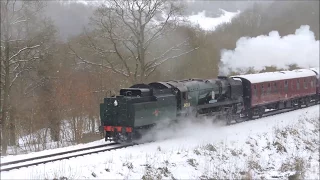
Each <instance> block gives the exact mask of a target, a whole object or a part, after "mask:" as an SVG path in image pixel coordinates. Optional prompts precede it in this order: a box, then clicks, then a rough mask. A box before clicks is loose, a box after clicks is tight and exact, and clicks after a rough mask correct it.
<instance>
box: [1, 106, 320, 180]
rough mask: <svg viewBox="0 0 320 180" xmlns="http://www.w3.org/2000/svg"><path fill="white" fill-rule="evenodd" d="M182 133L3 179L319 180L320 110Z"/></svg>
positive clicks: (188, 125)
mask: <svg viewBox="0 0 320 180" xmlns="http://www.w3.org/2000/svg"><path fill="white" fill-rule="evenodd" d="M176 130H178V131H176V133H173V132H174V130H167V131H163V132H162V133H164V134H167V136H166V137H163V136H160V135H159V136H158V137H159V141H157V142H155V143H149V144H144V145H139V146H134V147H130V148H125V149H120V150H117V151H110V152H104V153H99V154H94V155H90V156H84V157H79V158H74V159H70V160H64V161H59V162H53V163H48V164H45V165H40V166H36V167H30V168H24V169H20V170H15V171H10V172H2V173H1V177H2V178H4V179H25V178H33V179H43V178H47V179H53V178H60V177H65V178H68V179H141V178H142V179H159V178H163V179H173V178H176V179H199V178H203V179H206V178H216V179H227V178H228V179H240V178H250V177H252V178H253V179H260V178H262V177H264V178H265V179H272V178H276V179H279V178H280V179H286V178H287V177H289V176H299V177H298V178H299V179H317V178H318V179H319V105H317V106H313V107H309V108H305V109H301V110H296V111H293V112H289V113H284V114H280V115H275V116H271V117H266V118H262V119H259V120H255V121H248V122H244V123H240V124H236V125H232V126H228V127H216V126H212V125H210V124H205V125H199V124H198V125H195V124H192V123H185V125H183V126H181V127H180V128H179V129H176ZM170 131H172V132H171V133H170ZM167 137H171V139H170V140H160V139H161V138H167Z"/></svg>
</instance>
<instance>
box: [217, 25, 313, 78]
mask: <svg viewBox="0 0 320 180" xmlns="http://www.w3.org/2000/svg"><path fill="white" fill-rule="evenodd" d="M236 45H237V46H236V48H235V49H234V50H226V49H224V50H222V51H221V64H220V68H219V71H220V74H221V75H222V74H228V73H229V72H230V70H237V69H242V70H243V69H249V68H250V67H254V69H255V70H257V71H261V70H263V69H264V68H265V66H276V67H277V68H284V69H287V68H288V65H290V64H296V65H298V66H299V67H302V68H310V67H319V40H316V38H315V35H314V33H313V32H312V31H311V30H310V26H308V25H303V26H301V27H300V28H299V29H297V30H296V31H295V34H289V35H286V36H283V37H281V36H280V35H279V32H278V31H271V32H270V33H269V34H268V35H260V36H257V37H241V38H240V39H239V40H238V41H237V43H236Z"/></svg>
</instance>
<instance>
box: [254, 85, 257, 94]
mask: <svg viewBox="0 0 320 180" xmlns="http://www.w3.org/2000/svg"><path fill="white" fill-rule="evenodd" d="M253 94H254V95H255V96H257V86H256V85H253Z"/></svg>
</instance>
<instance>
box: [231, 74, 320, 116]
mask: <svg viewBox="0 0 320 180" xmlns="http://www.w3.org/2000/svg"><path fill="white" fill-rule="evenodd" d="M234 78H240V79H241V80H242V82H243V95H244V106H245V110H244V114H246V115H247V116H248V117H249V118H250V119H251V118H252V117H253V116H255V115H259V116H260V117H261V116H262V115H263V113H264V112H265V110H266V109H275V110H279V109H284V108H292V107H301V105H307V106H308V105H309V103H310V102H311V101H312V100H314V99H315V98H316V84H317V78H316V74H315V72H314V71H312V70H309V69H299V70H294V71H278V72H266V73H259V74H247V75H240V76H234Z"/></svg>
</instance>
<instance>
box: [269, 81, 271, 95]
mask: <svg viewBox="0 0 320 180" xmlns="http://www.w3.org/2000/svg"><path fill="white" fill-rule="evenodd" d="M270 93H271V83H268V94H270Z"/></svg>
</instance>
